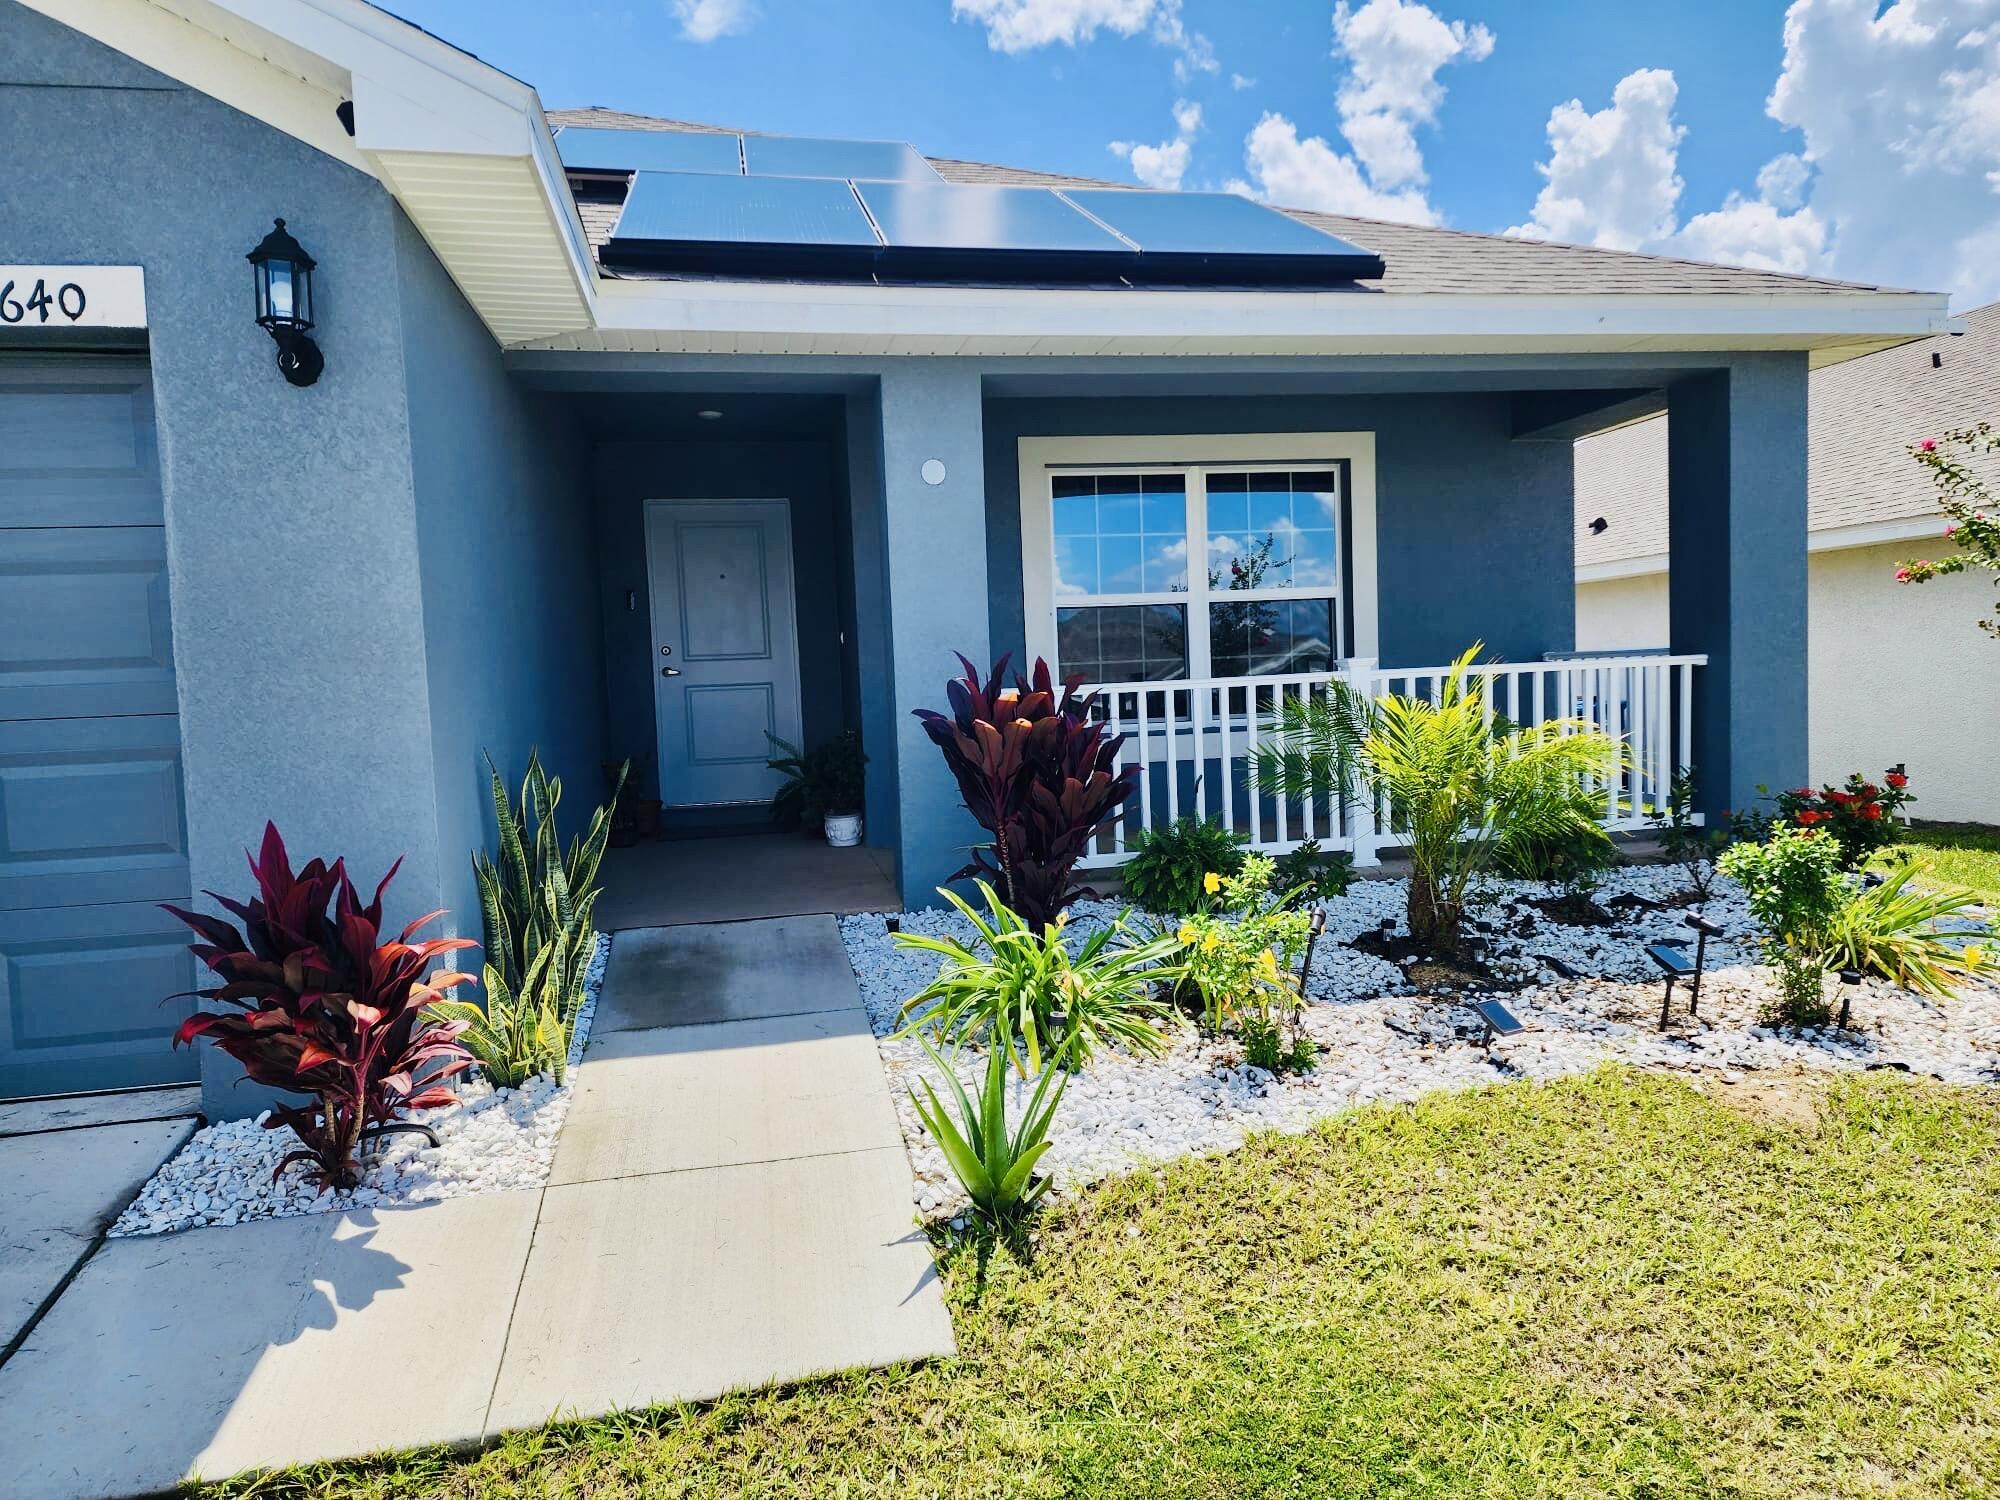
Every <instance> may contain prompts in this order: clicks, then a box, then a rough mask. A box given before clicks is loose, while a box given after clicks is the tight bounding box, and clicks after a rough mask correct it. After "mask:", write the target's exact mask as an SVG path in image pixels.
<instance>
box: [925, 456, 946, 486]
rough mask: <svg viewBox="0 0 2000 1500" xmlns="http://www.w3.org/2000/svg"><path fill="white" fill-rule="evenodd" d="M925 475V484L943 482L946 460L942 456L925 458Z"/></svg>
mask: <svg viewBox="0 0 2000 1500" xmlns="http://www.w3.org/2000/svg"><path fill="white" fill-rule="evenodd" d="M923 476H924V483H925V484H943V483H944V460H943V459H941V458H927V459H925V460H924V467H923Z"/></svg>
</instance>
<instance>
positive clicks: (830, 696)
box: [590, 440, 854, 827]
mask: <svg viewBox="0 0 2000 1500" xmlns="http://www.w3.org/2000/svg"><path fill="white" fill-rule="evenodd" d="M836 457H837V455H836V453H835V445H834V444H833V443H831V442H811V441H789V440H787V441H767V442H699V441H691V442H661V443H646V442H624V441H616V442H606V443H602V444H600V445H598V446H596V447H595V448H594V449H593V451H592V454H591V459H590V466H591V472H592V474H593V479H594V504H595V506H596V514H597V564H596V566H597V578H598V585H597V586H598V590H599V595H600V598H601V606H600V607H601V617H600V618H601V624H602V629H603V639H604V665H603V673H604V694H605V705H606V724H607V729H606V747H605V748H606V752H607V754H608V755H611V756H616V757H618V758H621V759H622V758H624V757H626V756H630V757H631V759H632V761H633V774H634V775H635V776H638V777H640V778H641V784H642V785H643V786H645V787H646V789H647V790H648V792H649V793H650V794H651V795H655V796H660V795H661V793H660V792H659V791H658V790H657V788H658V785H659V782H658V776H657V774H656V773H657V760H656V758H655V756H654V737H655V736H654V718H653V673H654V671H655V669H656V662H655V656H654V642H653V639H652V624H651V620H652V616H651V613H650V609H649V596H648V580H647V558H646V519H645V502H646V501H647V500H788V501H790V502H791V516H792V553H793V559H792V561H793V567H792V573H793V579H794V592H795V598H796V605H797V612H798V614H797V618H798V638H799V673H800V682H799V709H800V716H801V719H802V721H803V728H804V732H805V738H806V743H807V744H808V745H816V744H818V743H819V742H820V741H822V740H825V739H828V738H830V737H832V736H833V735H835V734H837V733H838V732H839V731H840V730H841V729H843V728H845V727H847V726H848V725H850V724H851V723H853V722H854V720H853V718H852V716H851V714H850V710H849V707H848V702H847V698H846V693H845V690H844V686H843V683H844V680H845V673H844V671H843V665H842V647H841V642H840V637H841V634H842V631H843V630H844V629H845V628H846V625H847V623H849V622H848V621H847V620H846V619H845V618H844V617H846V616H847V615H848V614H849V611H848V609H847V608H846V607H845V605H844V601H845V600H846V599H848V598H851V597H852V578H851V575H850V574H849V572H848V568H847V564H846V561H845V558H844V546H843V540H842V538H843V528H842V525H841V521H840V516H839V511H840V509H841V508H842V507H843V505H844V503H845V502H844V494H843V491H844V482H843V478H842V476H841V475H840V474H839V472H838V470H837V468H836V464H835V460H836ZM628 594H631V595H634V596H636V603H637V607H636V608H633V609H628V608H626V598H627V595H628ZM663 800H667V801H671V800H672V797H671V796H670V795H668V796H665V797H664V799H663ZM744 821H745V822H746V824H747V825H748V826H757V827H761V826H764V825H763V823H762V819H761V817H760V816H756V815H752V816H750V817H748V818H746V819H745V820H744Z"/></svg>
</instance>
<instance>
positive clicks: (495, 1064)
mask: <svg viewBox="0 0 2000 1500" xmlns="http://www.w3.org/2000/svg"><path fill="white" fill-rule="evenodd" d="M486 766H487V770H488V773H489V774H490V776H491V777H492V781H493V816H494V822H495V823H496V824H497V826H498V828H499V834H500V853H499V857H498V858H497V859H495V858H493V857H491V856H489V855H488V854H487V853H486V852H485V851H484V850H479V851H476V852H475V853H474V854H473V856H472V868H473V873H474V874H475V875H476V876H477V878H478V881H479V914H480V922H481V926H482V928H483V929H484V935H485V948H486V963H485V974H486V975H487V978H486V979H485V986H486V1006H485V1009H484V1010H483V1011H481V1013H480V1020H479V1022H478V1023H477V1024H476V1025H472V1024H468V1027H467V1031H466V1034H465V1035H466V1045H467V1047H468V1048H470V1049H471V1051H472V1053H473V1055H474V1056H476V1057H477V1058H478V1059H479V1063H480V1067H481V1070H482V1071H483V1072H485V1074H486V1076H487V1078H488V1079H490V1080H491V1081H492V1082H493V1083H494V1084H495V1085H497V1086H501V1087H514V1086H518V1085H519V1084H520V1083H522V1082H524V1081H526V1079H528V1078H529V1077H532V1076H533V1075H535V1074H537V1073H548V1074H550V1075H552V1076H553V1077H554V1078H555V1079H556V1081H557V1082H559V1083H560V1082H561V1081H562V1078H563V1072H564V1068H565V1065H566V1064H567V1062H568V1058H569V1036H570V1031H571V1029H572V1028H573V1027H574V1025H575V1023H576V1013H577V1010H578V1008H579V1007H580V1006H581V1005H582V1004H583V986H584V977H585V976H586V975H587V974H588V973H589V972H590V964H591V960H592V959H593V958H594V957H595V956H596V953H597V929H596V928H595V927H594V926H593V925H592V918H593V915H594V913H595V911H596V907H597V898H598V895H599V893H600V892H599V887H598V884H597V873H598V867H599V865H600V864H601V863H602V862H603V859H604V848H605V845H606V843H608V842H609V840H610V837H611V813H610V808H611V807H616V806H617V804H618V796H619V793H620V792H622V791H623V790H624V786H625V778H626V776H627V774H629V772H630V770H631V764H630V762H627V763H626V764H625V765H623V766H621V767H619V770H618V779H617V784H616V785H615V786H614V787H613V788H612V790H611V797H610V801H609V804H608V805H607V806H604V807H599V808H598V809H597V810H596V811H595V812H594V813H592V814H591V819H590V826H589V827H588V828H587V829H586V830H585V831H584V832H583V833H582V834H580V835H578V836H577V837H576V838H573V839H572V840H571V841H570V844H569V847H568V849H567V850H565V849H564V847H563V844H562V840H561V836H560V835H559V834H558V832H557V829H556V809H557V807H558V806H559V805H560V804H561V802H562V778H561V777H559V776H550V775H549V774H548V772H547V771H546V770H545V769H543V766H542V761H541V755H540V753H539V752H534V751H531V752H530V753H529V755H528V769H527V772H526V774H525V775H524V776H523V777H522V780H521V799H520V808H519V811H518V812H517V811H516V810H515V805H514V803H513V801H512V799H511V798H510V797H509V796H508V792H507V784H506V782H504V781H503V780H501V778H500V770H499V767H497V766H495V765H494V764H493V757H492V756H490V755H489V756H487V758H486ZM496 981H497V983H496ZM475 1008H476V1007H461V1006H460V1005H452V1006H448V1007H447V1008H446V1009H444V1010H441V1011H440V1014H441V1015H450V1016H452V1017H453V1018H455V1019H459V1020H468V1021H469V1018H468V1017H467V1016H466V1015H465V1010H466V1009H475Z"/></svg>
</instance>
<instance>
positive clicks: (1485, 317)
mask: <svg viewBox="0 0 2000 1500" xmlns="http://www.w3.org/2000/svg"><path fill="white" fill-rule="evenodd" d="M599 292H600V296H599V299H598V326H599V328H600V330H602V331H603V332H604V333H606V334H626V335H633V336H635V337H633V338H631V339H630V341H629V343H627V344H626V345H625V346H626V347H634V346H636V347H647V346H648V345H649V342H650V344H651V346H653V347H659V348H662V349H670V348H672V347H674V345H675V344H676V343H677V342H678V343H699V342H702V341H712V340H715V339H718V338H722V339H726V338H749V339H768V338H771V337H773V336H784V335H797V336H802V337H804V338H810V339H812V340H814V341H815V342H816V344H817V346H818V347H817V348H816V350H815V352H838V351H837V350H834V349H830V348H828V347H827V346H828V344H829V342H833V343H840V342H844V341H853V343H854V344H855V345H856V346H857V347H856V349H855V352H875V351H876V350H878V349H879V348H881V347H882V344H883V342H884V341H890V342H894V341H897V340H904V341H912V342H924V341H929V342H931V343H933V344H935V343H936V342H938V341H947V340H952V339H958V340H964V341H967V342H968V343H969V344H972V345H975V346H977V347H979V348H980V349H981V350H982V352H990V351H991V350H992V349H993V348H995V347H996V346H998V345H1004V344H1020V345H1023V346H1027V345H1036V344H1039V345H1042V346H1044V347H1042V348H1039V349H1036V350H1035V351H1034V352H1062V351H1061V349H1059V348H1051V347H1048V346H1050V345H1058V346H1064V347H1067V346H1071V345H1074V346H1076V347H1079V348H1081V347H1082V346H1085V345H1087V346H1088V347H1089V349H1090V351H1091V352H1095V353H1120V352H1133V353H1160V352H1174V350H1175V348H1176V346H1178V347H1179V348H1181V349H1187V350H1192V349H1195V348H1197V347H1199V348H1200V350H1201V352H1205V353H1207V352H1228V351H1230V350H1232V349H1235V348H1240V349H1241V350H1242V351H1243V352H1246V353H1256V352H1268V351H1269V349H1270V348H1271V347H1273V346H1278V347H1283V348H1286V349H1300V348H1305V347H1308V346H1312V345H1315V344H1324V345H1325V347H1326V349H1327V352H1335V353H1337V352H1341V351H1342V349H1343V347H1345V348H1348V349H1352V348H1354V347H1355V346H1357V345H1360V344H1369V345H1373V346H1375V348H1373V349H1371V351H1370V352H1378V351H1379V350H1380V349H1381V348H1382V347H1386V346H1389V345H1394V344H1399V343H1406V344H1408V345H1409V346H1410V347H1412V348H1413V349H1418V350H1421V351H1422V352H1434V351H1440V350H1445V349H1449V348H1461V347H1462V348H1465V349H1467V350H1485V351H1500V350H1509V351H1513V350H1520V351H1576V352H1593V351H1602V350H1621V351H1628V352H1629V351H1641V352H1643V351H1655V350H1657V351H1666V350H1685V349H1702V348H1715V349H1759V348H1769V349H1810V348H1815V347H1820V346H1823V345H1833V344H1840V343H1845V342H1850V341H1858V340H1877V339H1889V340H1900V339H1907V338H1916V337H1922V336H1926V335H1929V334H1932V333H1937V332H1940V331H1944V330H1945V329H1947V328H1948V327H1949V325H1950V321H1951V320H1950V318H1949V317H1948V315H1947V312H1946V299H1945V297H1944V295H1943V294H1941V293H1928V292H1857V293H1809V292H1808V293H1777V294H1772V295H1762V296H1754V297H1749V296H1741V295H1733V294H1732V295H1709V294H1685V295H1631V294H1604V295H1593V294H1577V295H1571V296H1524V295H1517V294H1500V295H1461V294H1451V295H1446V294H1410V293H1380V292H1366V291H1360V292H1357V291H1339V292H1290V291H1254V292H1250V291H1194V290H1173V291H1159V290H1148V289H1131V288H1123V289H1118V290H1113V291H1098V290H1079V289H1073V288H1042V287H883V286H872V285H869V286H823V285H805V284H800V283H789V282H788V283H754V284H752V283H741V282H708V281H658V280H647V281H640V280H628V281H619V280H606V281H604V282H602V283H600V286H599ZM649 333H650V334H657V335H659V336H660V337H659V339H658V340H656V341H647V340H645V339H643V338H642V337H638V336H640V335H644V334H649Z"/></svg>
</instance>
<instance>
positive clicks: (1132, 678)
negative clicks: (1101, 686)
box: [1056, 604, 1188, 682]
mask: <svg viewBox="0 0 2000 1500" xmlns="http://www.w3.org/2000/svg"><path fill="white" fill-rule="evenodd" d="M1056 656H1057V659H1058V660H1059V661H1060V662H1061V664H1062V670H1063V672H1064V674H1065V675H1067V674H1069V673H1071V672H1081V673H1083V675H1084V680H1085V681H1087V682H1167V681H1172V680H1176V679H1179V678H1183V677H1186V676H1187V675H1188V655H1187V606H1186V605H1185V604H1114V605H1100V606H1097V607H1094V608H1080V609H1078V608H1070V609H1059V610H1057V611H1056Z"/></svg>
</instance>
